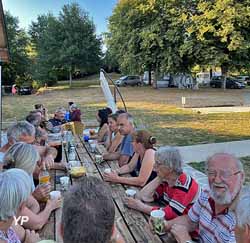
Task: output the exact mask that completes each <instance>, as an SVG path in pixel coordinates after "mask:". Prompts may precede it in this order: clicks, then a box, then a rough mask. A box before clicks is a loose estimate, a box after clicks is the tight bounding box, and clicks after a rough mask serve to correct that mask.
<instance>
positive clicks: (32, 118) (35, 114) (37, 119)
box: [26, 110, 48, 146]
mask: <svg viewBox="0 0 250 243" xmlns="http://www.w3.org/2000/svg"><path fill="white" fill-rule="evenodd" d="M26 121H27V122H29V123H31V124H32V125H33V126H34V127H35V128H36V133H39V134H41V136H40V137H41V142H40V144H39V145H42V146H43V145H45V143H46V141H47V140H48V133H47V131H46V129H44V128H42V127H41V122H42V113H41V111H40V110H37V111H32V112H30V114H29V115H28V116H26Z"/></svg>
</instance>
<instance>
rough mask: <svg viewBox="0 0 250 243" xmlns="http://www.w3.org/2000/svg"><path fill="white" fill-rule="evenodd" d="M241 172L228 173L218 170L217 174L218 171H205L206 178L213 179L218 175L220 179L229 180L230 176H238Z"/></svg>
mask: <svg viewBox="0 0 250 243" xmlns="http://www.w3.org/2000/svg"><path fill="white" fill-rule="evenodd" d="M240 172H241V171H240V170H239V171H236V172H233V173H232V172H231V171H228V170H220V171H219V172H218V171H215V170H214V171H213V170H207V175H208V177H210V178H215V177H216V176H217V175H218V174H219V176H220V178H221V179H225V180H226V179H229V178H230V177H231V176H234V175H237V174H239V173H240Z"/></svg>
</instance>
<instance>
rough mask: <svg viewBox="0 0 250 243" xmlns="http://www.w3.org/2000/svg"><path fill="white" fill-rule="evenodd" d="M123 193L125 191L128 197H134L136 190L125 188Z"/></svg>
mask: <svg viewBox="0 0 250 243" xmlns="http://www.w3.org/2000/svg"><path fill="white" fill-rule="evenodd" d="M125 193H126V195H127V196H128V197H133V198H134V197H135V194H136V190H133V189H127V190H126V191H125Z"/></svg>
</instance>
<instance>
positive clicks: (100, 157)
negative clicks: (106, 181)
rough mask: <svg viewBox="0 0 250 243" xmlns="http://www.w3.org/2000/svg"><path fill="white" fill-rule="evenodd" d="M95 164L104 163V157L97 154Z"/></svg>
mask: <svg viewBox="0 0 250 243" xmlns="http://www.w3.org/2000/svg"><path fill="white" fill-rule="evenodd" d="M95 162H96V163H98V164H100V163H101V162H102V155H99V154H96V155H95Z"/></svg>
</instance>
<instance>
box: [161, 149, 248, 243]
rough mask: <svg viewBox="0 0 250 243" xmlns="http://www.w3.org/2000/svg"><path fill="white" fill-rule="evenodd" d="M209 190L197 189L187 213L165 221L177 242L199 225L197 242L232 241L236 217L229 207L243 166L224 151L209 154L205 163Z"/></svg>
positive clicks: (240, 183) (241, 179) (240, 177)
mask: <svg viewBox="0 0 250 243" xmlns="http://www.w3.org/2000/svg"><path fill="white" fill-rule="evenodd" d="M205 167H206V168H207V176H208V182H209V187H210V190H204V191H202V192H201V194H200V196H199V198H198V200H197V201H196V202H195V203H194V205H193V206H192V207H191V208H190V210H189V211H188V214H187V215H183V216H179V217H177V218H175V219H172V220H169V221H167V222H165V230H166V231H170V232H171V233H172V234H173V235H174V236H175V238H176V240H177V241H178V242H187V241H190V240H191V237H190V235H189V232H191V231H193V230H194V229H196V228H199V239H198V240H199V242H235V227H236V223H237V222H236V216H235V212H234V211H233V210H231V209H230V207H231V206H232V205H233V203H234V201H235V200H236V198H237V195H239V193H240V191H241V189H242V185H243V183H244V177H245V175H244V168H243V165H242V163H241V161H240V160H239V159H237V158H236V157H235V156H234V155H231V154H228V153H217V154H214V155H212V156H211V157H210V158H209V159H208V160H207V161H206V164H205Z"/></svg>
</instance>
